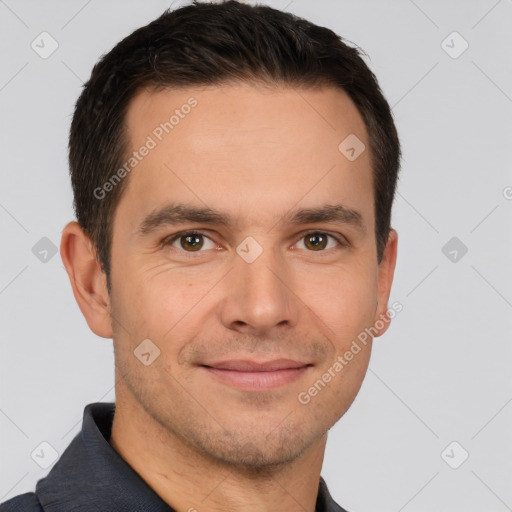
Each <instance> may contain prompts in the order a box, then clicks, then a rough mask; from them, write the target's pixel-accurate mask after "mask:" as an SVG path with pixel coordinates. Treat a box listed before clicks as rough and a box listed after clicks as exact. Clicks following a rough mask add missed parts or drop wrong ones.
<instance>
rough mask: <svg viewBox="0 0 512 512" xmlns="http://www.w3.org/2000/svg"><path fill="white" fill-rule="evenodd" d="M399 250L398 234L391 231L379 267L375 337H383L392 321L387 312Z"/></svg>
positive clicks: (374, 323)
mask: <svg viewBox="0 0 512 512" xmlns="http://www.w3.org/2000/svg"><path fill="white" fill-rule="evenodd" d="M397 250H398V233H397V231H396V230H394V229H391V230H390V231H389V235H388V241H387V243H386V248H385V249H384V254H383V256H382V261H381V262H380V265H379V278H378V279H379V281H378V301H377V309H376V312H375V318H374V321H373V325H374V326H375V329H376V330H377V333H376V334H375V337H378V336H382V335H383V334H384V333H385V332H386V331H387V330H388V327H389V324H390V321H391V320H390V318H389V315H388V313H387V311H388V300H389V295H390V293H391V285H392V284H393V276H394V273H395V266H396V258H397Z"/></svg>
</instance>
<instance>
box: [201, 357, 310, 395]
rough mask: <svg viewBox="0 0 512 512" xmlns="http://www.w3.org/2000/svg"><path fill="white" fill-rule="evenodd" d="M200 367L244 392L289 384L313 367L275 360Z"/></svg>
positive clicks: (224, 363) (230, 362)
mask: <svg viewBox="0 0 512 512" xmlns="http://www.w3.org/2000/svg"><path fill="white" fill-rule="evenodd" d="M200 367H201V368H203V369H204V370H206V371H207V372H208V373H209V374H210V375H211V376H213V377H214V378H215V379H217V380H218V381H220V382H223V383H225V384H228V385H231V386H235V387H238V388H241V389H244V390H256V391H258V390H266V389H272V388H276V387H279V386H283V385H285V384H289V383H291V382H293V381H295V380H296V379H298V378H299V377H300V376H302V375H304V373H306V372H307V371H308V370H309V368H311V367H313V365H312V364H310V363H305V362H300V361H294V360H291V359H276V360H274V361H266V362H257V361H248V360H232V361H220V362H217V363H210V364H202V365H200Z"/></svg>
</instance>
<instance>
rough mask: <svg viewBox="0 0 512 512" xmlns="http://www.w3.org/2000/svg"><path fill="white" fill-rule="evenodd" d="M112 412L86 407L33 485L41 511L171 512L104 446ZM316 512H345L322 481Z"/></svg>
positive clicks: (109, 407)
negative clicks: (65, 443) (50, 464)
mask: <svg viewBox="0 0 512 512" xmlns="http://www.w3.org/2000/svg"><path fill="white" fill-rule="evenodd" d="M114 411H115V404H114V403H104V402H96V403H92V404H88V405H87V406H86V407H85V409H84V415H83V422H82V430H81V431H80V432H79V433H78V434H77V435H76V436H75V438H74V439H73V440H72V441H71V443H70V444H69V446H68V447H67V448H66V450H65V451H64V453H63V454H62V455H61V457H60V458H59V460H58V461H57V462H56V464H55V465H54V466H53V468H52V470H51V471H50V473H49V474H48V475H47V476H46V477H45V478H43V479H41V480H39V481H38V482H37V485H36V491H35V492H36V495H37V497H38V499H39V501H40V503H41V505H42V506H43V509H44V510H45V512H63V511H72V510H77V511H80V512H100V511H104V510H108V511H109V512H126V511H127V510H128V511H144V512H174V511H173V509H172V508H171V507H169V505H167V503H165V502H164V501H163V500H162V499H161V498H160V496H158V494H156V493H155V492H154V491H153V489H151V487H149V485H148V484H147V483H146V482H145V481H144V480H143V479H142V478H141V477H140V476H139V474H138V473H136V472H135V470H134V469H132V467H131V466H130V465H129V464H128V463H127V462H126V461H125V460H124V459H123V458H122V457H121V456H120V455H119V454H118V453H117V452H116V451H115V450H114V448H112V446H111V445H110V444H109V442H108V441H109V439H110V433H111V430H112V421H113V419H114ZM316 512H346V511H344V510H343V509H342V508H341V507H340V506H339V505H338V504H337V503H335V502H334V500H333V499H332V497H331V495H330V494H329V491H328V489H327V485H326V483H325V481H324V480H323V478H322V477H320V485H319V490H318V498H317V503H316Z"/></svg>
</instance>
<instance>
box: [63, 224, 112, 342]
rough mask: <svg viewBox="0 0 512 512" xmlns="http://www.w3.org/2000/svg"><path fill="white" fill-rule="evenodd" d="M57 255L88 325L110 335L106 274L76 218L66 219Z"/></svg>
mask: <svg viewBox="0 0 512 512" xmlns="http://www.w3.org/2000/svg"><path fill="white" fill-rule="evenodd" d="M60 255H61V258H62V262H63V263H64V266H65V267H66V271H67V273H68V276H69V280H70V282H71V287H72V289H73V295H74V296H75V299H76V301H77V303H78V306H79V307H80V310H81V311H82V314H83V315H84V317H85V320H86V321H87V324H88V325H89V328H90V329H91V330H92V331H93V332H94V333H95V334H97V335H98V336H101V337H102V338H112V336H113V332H112V324H111V320H110V313H109V309H110V297H109V295H108V291H107V286H106V277H105V274H104V273H103V272H102V271H101V266H100V263H99V262H98V261H97V260H96V253H95V248H94V244H93V242H92V240H91V239H90V238H89V236H87V234H86V233H85V232H84V231H83V230H82V228H81V227H80V224H78V222H75V221H72V222H69V223H68V224H66V226H65V227H64V229H63V231H62V238H61V243H60Z"/></svg>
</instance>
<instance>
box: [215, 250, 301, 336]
mask: <svg viewBox="0 0 512 512" xmlns="http://www.w3.org/2000/svg"><path fill="white" fill-rule="evenodd" d="M223 293H224V298H223V299H222V300H221V304H220V313H219V314H220V318H221V321H222V323H223V324H224V326H225V327H226V328H228V329H232V330H236V331H238V332H241V333H245V334H252V335H255V336H256V335H260V334H265V335H267V336H268V335H269V334H270V333H271V331H272V330H276V329H277V330H282V329H283V328H286V327H288V328H290V327H294V326H295V325H296V323H297V318H298V308H299V305H298V303H297V301H298V299H297V296H296V295H295V294H294V293H293V279H292V276H291V273H290V271H289V269H287V268H286V262H285V261H284V260H283V258H280V257H279V255H278V254H276V251H274V250H272V249H265V250H263V252H262V253H261V255H260V256H259V257H258V258H257V259H256V260H255V261H252V262H251V263H249V262H247V261H245V260H244V259H243V258H242V257H238V255H237V256H236V257H235V260H234V268H233V270H232V271H231V272H229V274H228V275H227V276H226V279H225V280H224V292H223ZM276 334H277V333H276Z"/></svg>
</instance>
